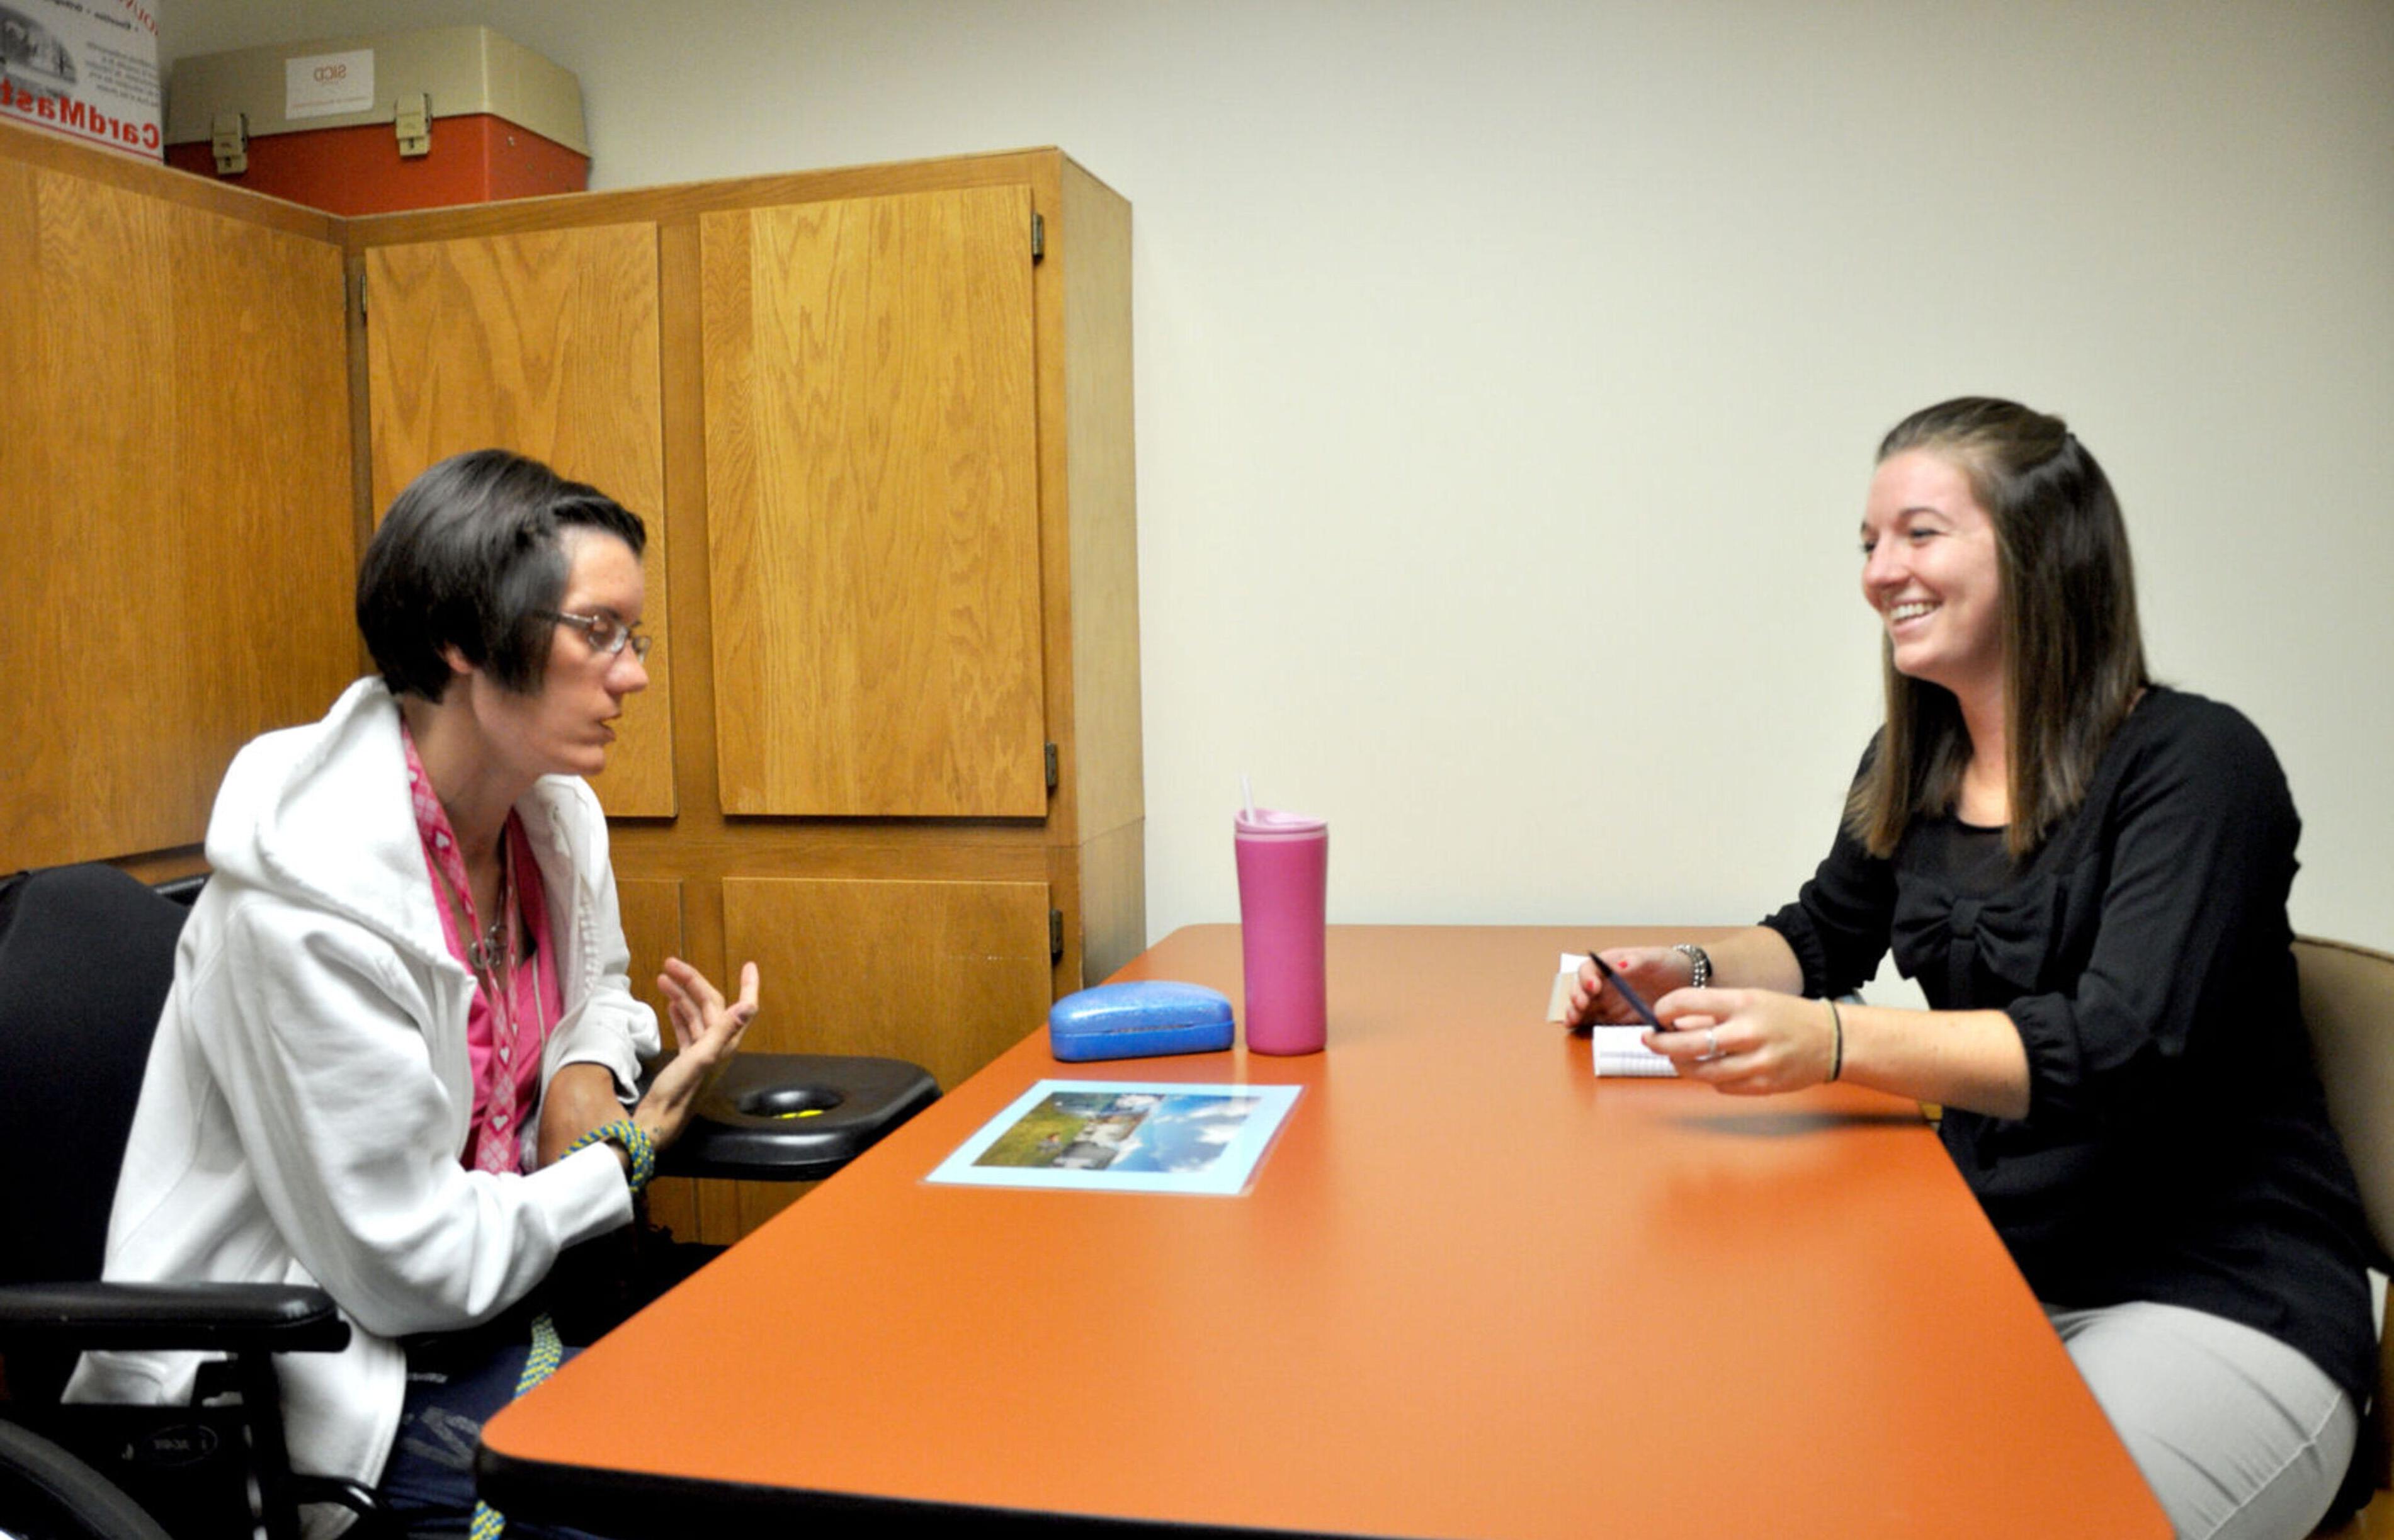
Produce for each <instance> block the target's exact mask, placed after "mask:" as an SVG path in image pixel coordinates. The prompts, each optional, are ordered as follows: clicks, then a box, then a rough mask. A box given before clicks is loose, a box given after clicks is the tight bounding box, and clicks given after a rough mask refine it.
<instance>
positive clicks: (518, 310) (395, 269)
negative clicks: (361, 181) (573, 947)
mask: <svg viewBox="0 0 2394 1540" xmlns="http://www.w3.org/2000/svg"><path fill="white" fill-rule="evenodd" d="M362 272H363V277H364V285H365V286H364V290H363V293H364V296H365V297H364V304H363V320H364V322H365V324H364V332H365V353H366V398H367V401H368V402H369V403H370V422H371V434H370V443H371V450H372V453H371V460H372V464H373V467H374V487H373V494H372V503H371V511H372V517H374V518H375V519H379V518H380V517H381V516H382V513H383V510H384V509H386V508H388V507H390V501H391V499H392V498H394V497H396V496H398V495H399V494H400V492H401V489H403V488H404V487H405V486H406V485H407V483H408V482H410V481H412V480H414V479H415V478H416V476H417V475H418V474H420V473H421V472H422V471H423V470H424V469H425V468H426V467H429V466H431V465H433V464H434V463H435V462H437V461H440V460H443V459H446V458H447V457H448V456H450V455H452V454H462V453H463V452H465V451H467V450H469V449H481V448H484V447H486V446H488V445H491V444H504V445H506V447H507V448H510V449H514V450H517V451H519V452H520V453H522V454H529V455H531V456H532V457H533V458H534V459H536V460H542V461H546V463H547V464H548V465H549V466H550V467H553V468H554V469H555V470H556V471H557V472H558V474H559V475H561V476H567V477H571V478H572V479H573V480H577V481H587V482H589V483H590V484H591V485H593V486H596V487H599V488H602V489H603V490H605V491H606V492H607V493H608V494H609V495H611V496H612V497H613V498H615V500H616V501H618V502H620V503H622V504H623V505H624V506H625V507H629V508H633V509H635V510H637V511H638V513H639V514H640V515H641V517H642V518H644V519H645V520H648V524H649V537H650V544H649V548H648V550H647V551H646V552H645V553H643V555H642V557H641V562H640V565H641V569H642V575H643V577H644V578H645V579H646V582H647V586H648V612H647V614H646V616H645V617H644V618H645V620H646V622H647V625H648V629H649V630H650V632H651V634H653V635H654V636H655V637H656V638H658V639H657V644H656V646H655V647H653V648H652V649H651V652H650V653H649V664H648V666H649V688H648V689H647V690H646V691H642V692H641V693H640V694H638V695H637V696H634V697H633V698H632V699H631V700H630V701H628V702H626V703H625V707H624V720H623V723H622V725H621V726H620V727H619V728H618V729H617V730H616V731H617V739H616V744H615V749H614V752H613V753H612V754H611V755H610V756H609V757H608V761H607V773H606V774H605V775H603V776H601V777H599V780H598V782H597V783H596V784H597V785H598V787H599V802H600V803H601V804H602V805H603V806H604V807H605V808H606V809H607V811H608V812H609V813H610V814H612V815H614V816H617V817H656V818H670V817H672V816H673V813H674V782H673V710H672V701H673V664H674V659H673V642H672V637H673V626H672V609H673V603H672V589H671V586H670V584H669V583H668V582H667V580H666V572H665V555H664V552H665V538H664V534H665V532H664V520H665V518H666V510H665V499H664V412H663V406H662V400H663V393H664V383H663V376H662V375H661V373H660V369H659V365H658V352H659V338H660V329H659V323H658V290H657V232H656V227H655V226H654V225H652V224H647V223H633V224H622V225H596V226H587V227H581V228H576V229H571V230H527V231H520V232H509V233H505V234H495V235H486V236H480V237H471V238H462V239H457V240H448V241H419V242H411V243H407V244H398V245H388V246H375V247H373V248H371V249H369V250H367V251H366V252H365V253H364V254H363V258H362Z"/></svg>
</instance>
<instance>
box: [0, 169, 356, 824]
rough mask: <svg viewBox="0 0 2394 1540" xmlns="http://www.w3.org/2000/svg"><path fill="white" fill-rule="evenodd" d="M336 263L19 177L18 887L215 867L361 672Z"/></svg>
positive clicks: (1, 648) (11, 706)
mask: <svg viewBox="0 0 2394 1540" xmlns="http://www.w3.org/2000/svg"><path fill="white" fill-rule="evenodd" d="M343 298H344V296H343V283H342V278H341V255H340V249H339V248H338V247H337V246H336V245H335V244H332V243H331V242H329V241H326V240H318V239H311V238H309V237H306V236H301V235H296V234H292V233H289V232H286V231H282V230H270V229H264V228H261V227H258V226H255V225H248V224H244V223H243V222H241V221H240V220H237V219H233V218H229V217H224V216H221V215H217V214H211V213H205V212H203V211H201V210H199V209H195V208H191V207H187V206H184V205H182V204H175V203H172V202H169V201H167V200H166V199H164V198H158V197H151V196H146V195H144V194H142V193H139V192H136V191H126V190H124V189H120V188H115V187H111V186H108V185H106V184H105V183H103V182H100V181H96V180H86V179H85V178H81V177H77V176H74V175H71V174H68V173H65V172H59V171H49V170H43V169H38V168H35V167H33V166H29V165H21V164H19V163H16V162H13V161H0V380H5V381H7V390H8V402H7V426H6V427H5V428H0V531H5V532H6V536H7V549H6V554H5V555H0V744H5V745H6V748H5V753H6V754H7V769H6V770H0V870H6V869H8V868H13V867H17V866H43V865H50V864H56V863H60V862H72V861H85V860H93V859H99V858H102V857H110V856H125V855H134V854H138V853H142V852H146V851H153V850H162V849H170V848H173V847H176V846H182V845H193V844H197V843H198V842H199V840H200V838H201V836H202V835H203V834H204V831H205V828H206V823H207V814H208V808H209V806H210V804H211V803H212V802H213V800H214V798H215V795H216V789H217V782H218V781H219V780H220V779H221V778H222V777H223V774H224V769H225V766H226V764H227V763H229V762H230V759H231V758H232V756H233V753H234V751H235V750H236V749H238V748H239V747H240V746H241V744H243V742H245V741H246V740H247V739H249V738H251V737H253V736H255V735H256V734H257V733H259V732H262V731H266V730H267V729H269V728H275V727H286V726H289V725H291V724H293V723H295V722H306V721H312V720H314V719H315V718H316V717H320V716H322V714H323V711H324V708H325V707H326V706H327V705H329V704H332V700H333V697H334V696H335V695H336V694H338V693H339V692H340V690H341V687H342V686H343V685H344V684H346V683H348V682H349V679H350V678H354V677H355V675H356V674H357V672H358V657H359V651H358V641H357V630H356V626H355V624H354V622H353V621H352V620H351V618H350V614H351V608H352V600H351V594H352V593H353V591H354V588H355V585H356V561H357V550H356V546H357V539H356V526H355V523H354V520H352V518H351V515H350V511H349V497H350V494H349V427H348V418H349V405H348V400H347V397H348V374H349V370H348V336H347V328H346V323H345V321H344V317H343Z"/></svg>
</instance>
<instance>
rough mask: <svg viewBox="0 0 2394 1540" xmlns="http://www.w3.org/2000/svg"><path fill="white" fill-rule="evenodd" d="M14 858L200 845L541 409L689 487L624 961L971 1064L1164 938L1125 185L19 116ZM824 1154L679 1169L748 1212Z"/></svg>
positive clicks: (639, 969) (817, 1028)
mask: <svg viewBox="0 0 2394 1540" xmlns="http://www.w3.org/2000/svg"><path fill="white" fill-rule="evenodd" d="M0 375H5V377H7V379H8V380H10V381H11V382H12V383H13V384H15V385H17V386H18V387H19V388H18V389H17V392H16V393H15V394H14V395H12V397H11V398H10V401H11V412H12V416H11V421H10V427H9V431H8V434H7V450H6V456H7V457H6V464H5V474H0V526H5V527H6V528H7V531H8V533H9V537H10V542H11V545H10V559H8V560H7V561H5V562H0V615H6V616H7V617H9V618H8V622H7V625H0V676H5V677H6V678H7V679H8V680H9V681H10V685H9V688H8V689H7V690H6V691H0V735H5V737H6V739H7V742H8V743H9V744H10V745H11V746H10V763H11V770H10V772H9V773H8V774H7V776H6V777H0V870H5V869H8V868H13V867H15V866H19V865H45V864H51V863H56V862H70V861H78V860H90V859H107V860H114V861H118V862H122V863H124V864H126V865H129V866H131V867H133V868H134V869H136V870H137V871H138V872H140V873H141V874H142V875H151V876H155V875H166V874H168V873H172V872H177V871H184V870H191V869H194V868H196V867H197V866H198V865H199V858H198V854H197V849H196V848H197V846H198V843H199V841H200V839H201V837H202V835H203V833H204V823H205V819H206V813H207V809H208V807H209V805H210V802H211V800H212V798H213V796H214V793H215V789H216V786H217V782H218V781H219V779H220V778H221V777H222V775H223V772H224V767H225V765H226V763H227V762H228V761H229V760H230V757H231V756H232V754H233V752H234V750H235V749H237V748H238V747H239V746H240V744H242V743H243V742H244V741H245V740H246V739H248V738H249V737H251V736H253V735H255V734H256V733H257V732H260V731H266V730H268V729H270V728H274V727H279V726H284V725H288V724H292V723H296V722H305V721H310V720H313V719H315V718H316V717H319V716H320V715H322V711H323V709H324V707H325V706H326V704H329V703H330V702H331V700H332V699H333V698H334V696H335V695H336V694H337V693H338V692H339V690H340V689H341V687H342V686H343V685H344V684H345V683H347V681H348V680H349V679H350V678H354V677H355V676H356V675H357V674H359V673H360V672H362V671H363V669H364V668H365V667H366V666H367V663H366V660H365V658H364V655H363V652H362V649H361V647H360V645H359V643H358V640H357V637H356V632H355V628H354V624H353V621H352V618H351V603H352V593H353V586H354V581H355V572H356V562H357V558H358V553H359V551H360V549H361V546H362V541H363V540H364V538H365V537H366V535H367V534H368V533H369V532H370V531H371V529H372V526H373V521H374V520H375V518H376V517H378V515H379V513H380V511H381V510H382V509H383V508H384V507H386V506H387V505H388V503H389V501H390V499H391V497H392V496H393V495H394V494H396V492H397V491H398V490H399V489H400V488H401V486H403V485H404V484H405V483H406V482H407V481H408V480H410V479H412V478H413V477H414V475H415V474H416V473H417V472H418V471H420V470H421V469H423V468H424V467H426V466H428V465H430V464H431V463H433V462H434V461H435V460H438V459H440V458H441V457H443V456H445V455H448V454H454V453H456V452H458V451H461V450H466V449H471V448H477V447H480V446H482V445H486V444H501V445H506V446H507V447H511V448H515V449H519V450H521V451H523V452H524V453H527V454H533V455H535V456H538V457H540V458H542V459H545V460H547V461H549V462H550V463H551V464H553V465H555V466H556V467H558V468H559V470H561V471H562V472H564V473H565V474H567V475H569V476H572V477H575V478H577V479H580V480H586V481H590V482H592V483H593V484H595V485H598V486H599V487H601V488H603V489H605V490H606V491H608V492H609V493H611V494H613V495H614V496H616V497H617V498H619V499H620V500H622V501H623V502H625V504H626V505H628V506H629V507H633V508H634V509H635V510H636V511H638V513H639V514H641V516H642V517H643V518H645V519H646V520H648V523H649V528H650V531H651V544H650V547H649V550H648V552H647V555H646V558H645V570H646V573H647V578H648V602H647V616H646V618H647V621H648V625H649V629H650V630H651V632H652V633H653V634H654V635H655V636H656V638H657V646H656V648H655V649H654V651H653V652H651V655H650V660H649V672H650V675H651V681H652V682H651V688H650V690H649V691H647V692H646V693H645V694H643V695H642V696H640V697H638V698H637V699H636V700H635V701H634V702H633V703H632V707H631V709H630V711H629V712H628V713H627V714H626V717H625V723H624V730H623V731H622V735H621V739H620V741H619V743H618V744H617V748H616V751H615V754H614V756H613V758H612V762H611V764H610V767H609V769H608V771H607V773H606V774H605V775H603V776H601V777H599V780H598V786H599V796H600V797H601V799H602V801H603V802H604V803H605V805H606V807H607V809H608V811H609V813H610V815H611V820H612V840H613V851H614V865H615V870H616V873H617V875H618V877H619V882H620V891H621V893H622V897H623V910H624V918H625V931H626V935H627V937H628V939H629V940H630V941H631V945H632V950H633V961H634V984H635V987H636V988H638V989H640V990H642V991H644V992H647V993H650V994H651V998H653V986H652V982H651V981H652V980H653V978H654V975H655V973H656V971H657V968H658V966H659V964H660V963H661V962H662V960H663V959H664V956H665V955H666V954H673V953H677V954H681V955H684V956H687V957H689V958H690V959H691V961H692V962H694V963H696V964H698V965H699V966H700V967H703V968H705V969H706V970H708V971H709V972H710V973H712V974H714V975H715V976H716V977H717V978H718V979H724V980H729V979H730V977H731V976H732V974H733V973H734V971H735V970H736V967H737V966H738V964H739V963H740V962H742V961H743V960H746V959H749V958H754V959H755V960H756V961H757V962H758V963H759V964H760V965H761V966H762V967H763V969H764V972H765V980H764V999H765V1006H766V1009H765V1013H764V1015H763V1016H762V1017H761V1018H760V1020H759V1021H758V1024H757V1026H756V1030H755V1032H754V1034H753V1035H752V1039H751V1041H752V1042H754V1043H755V1044H756V1046H759V1047H764V1048H781V1049H788V1050H800V1051H804V1050H826V1051H842V1050H852V1051H871V1052H881V1053H891V1054H897V1055H901V1056H903V1057H906V1058H910V1059H914V1060H918V1061H920V1062H922V1063H924V1064H926V1065H927V1066H929V1067H930V1068H931V1069H932V1070H933V1071H934V1073H937V1074H938V1076H939V1077H940V1080H941V1081H942V1082H943V1083H946V1084H950V1085H953V1084H954V1082H955V1081H956V1080H958V1079H960V1078H961V1077H963V1076H964V1075H966V1074H967V1073H971V1071H973V1070H974V1069H976V1068H978V1067H979V1065H980V1063H982V1062H983V1061H984V1060H987V1059H988V1058H990V1057H991V1056H992V1055H993V1054H994V1053H995V1052H996V1051H997V1050H998V1049H999V1048H1001V1047H1003V1046H1006V1045H1007V1044H1009V1043H1012V1042H1014V1041H1015V1040H1017V1039H1019V1038H1020V1037H1021V1036H1023V1035H1024V1034H1025V1033H1030V1032H1033V1031H1035V1030H1037V1029H1038V1027H1039V1026H1040V1025H1041V1022H1042V1019H1043V1013H1044V1010H1045V1007H1046V1004H1047V1003H1048V1002H1049V1001H1050V1000H1051V999H1052V998H1053V997H1054V996H1055V995H1057V994H1061V993H1064V992H1067V991H1070V990H1073V989H1077V988H1079V987H1081V985H1082V984H1083V983H1084V982H1085V981H1095V980H1097V979H1098V978H1101V977H1103V976H1104V975H1105V974H1106V973H1108V972H1110V971H1111V970H1112V969H1113V968H1114V967H1117V966H1119V965H1120V964H1122V963H1124V962H1125V961H1127V960H1128V959H1129V958H1130V957H1131V956H1133V955H1134V954H1137V953H1138V950H1139V949H1140V948H1141V947H1142V946H1143V945H1145V943H1146V934H1145V931H1146V920H1145V907H1144V897H1143V893H1144V883H1145V877H1144V862H1143V827H1142V821H1143V817H1144V812H1143V802H1142V798H1141V791H1140V763H1139V704H1138V561H1137V542H1136V533H1135V521H1134V508H1133V484H1132V445H1131V375H1130V209H1129V205H1128V204H1126V203H1125V202H1124V201H1123V199H1122V198H1121V197H1119V196H1118V195H1116V194H1115V193H1114V192H1113V191H1111V190H1109V189H1108V188H1106V187H1105V186H1104V185H1103V184H1102V183H1100V182H1099V181H1098V180H1097V179H1096V178H1093V177H1091V176H1090V175H1088V173H1086V172H1085V171H1084V170H1082V169H1081V168H1080V167H1079V166H1077V165H1074V164H1073V163H1072V161H1070V160H1069V159H1067V158H1066V157H1065V156H1063V155H1062V154H1060V153H1059V152H1058V151H1053V150H1041V151H1019V152H1013V153H1006V154H995V155H980V156H972V157H967V158H963V159H957V160H948V161H926V162H918V163H914V164H909V165H894V166H870V167H861V168H855V169H848V170H838V171H825V172H813V173H805V174H797V175H791V176H783V177H767V178H749V179H744V180H737V181H724V182H713V183H705V184H701V185H695V186H689V187H674V188H659V189H651V190H647V191H626V192H612V193H589V194H576V195H572V196H569V197H562V198H547V199H535V200H527V201H523V202H519V203H511V204H486V205H479V206H475V207H470V208H460V209H448V210H431V211H424V212H417V213H410V214H401V215H388V216H377V217H368V218H360V219H341V218H337V217H333V216H330V215H323V214H318V213H314V212H311V211H309V210H305V209H299V208H296V207H294V206H292V205H290V204H279V203H276V202H274V201H272V200H270V199H262V198H257V197H255V196H252V195H250V194H247V193H243V192H240V191H233V190H230V189H227V188H222V187H219V186H217V185H214V184H212V183H209V182H206V181H204V180H202V179H200V178H191V177H188V176H185V175H183V174H181V173H178V172H175V171H171V170H167V169H164V168H163V167H157V166H148V165H139V164H137V163H133V162H130V161H126V160H124V159H121V158H119V157H114V156H111V155H107V154H104V153H99V152H96V151H86V150H83V149H80V148H78V147H75V146H72V145H69V144H65V143H63V142H62V141H58V140H54V139H50V138H46V137H44V136H40V135H36V134H32V133H28V132H25V131H21V130H17V129H13V128H9V127H7V125H0ZM789 1196H790V1194H789V1192H788V1191H787V1190H781V1191H773V1190H754V1191H752V1190H747V1189H744V1188H740V1189H735V1188H731V1187H730V1186H729V1185H728V1184H708V1191H704V1192H691V1191H683V1192H679V1193H671V1192H669V1193H667V1194H665V1195H664V1197H662V1198H661V1199H660V1207H661V1208H663V1209H664V1210H665V1211H666V1212H667V1213H668V1214H671V1215H672V1216H673V1217H674V1218H676V1219H677V1220H680V1221H683V1222H684V1223H685V1225H686V1226H687V1227H690V1228H695V1229H697V1230H698V1231H700V1232H701V1233H703V1234H704V1235H706V1236H707V1237H709V1238H712V1239H729V1238H731V1237H732V1236H735V1235H736V1234H738V1233H739V1232H741V1231H743V1230H745V1229H747V1228H752V1227H753V1226H754V1224H756V1222H758V1220H759V1218H760V1217H761V1216H762V1215H764V1214H766V1213H767V1212H769V1210H770V1209H771V1208H773V1207H776V1206H779V1205H780V1204H783V1203H786V1202H787V1201H788V1198H789Z"/></svg>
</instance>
